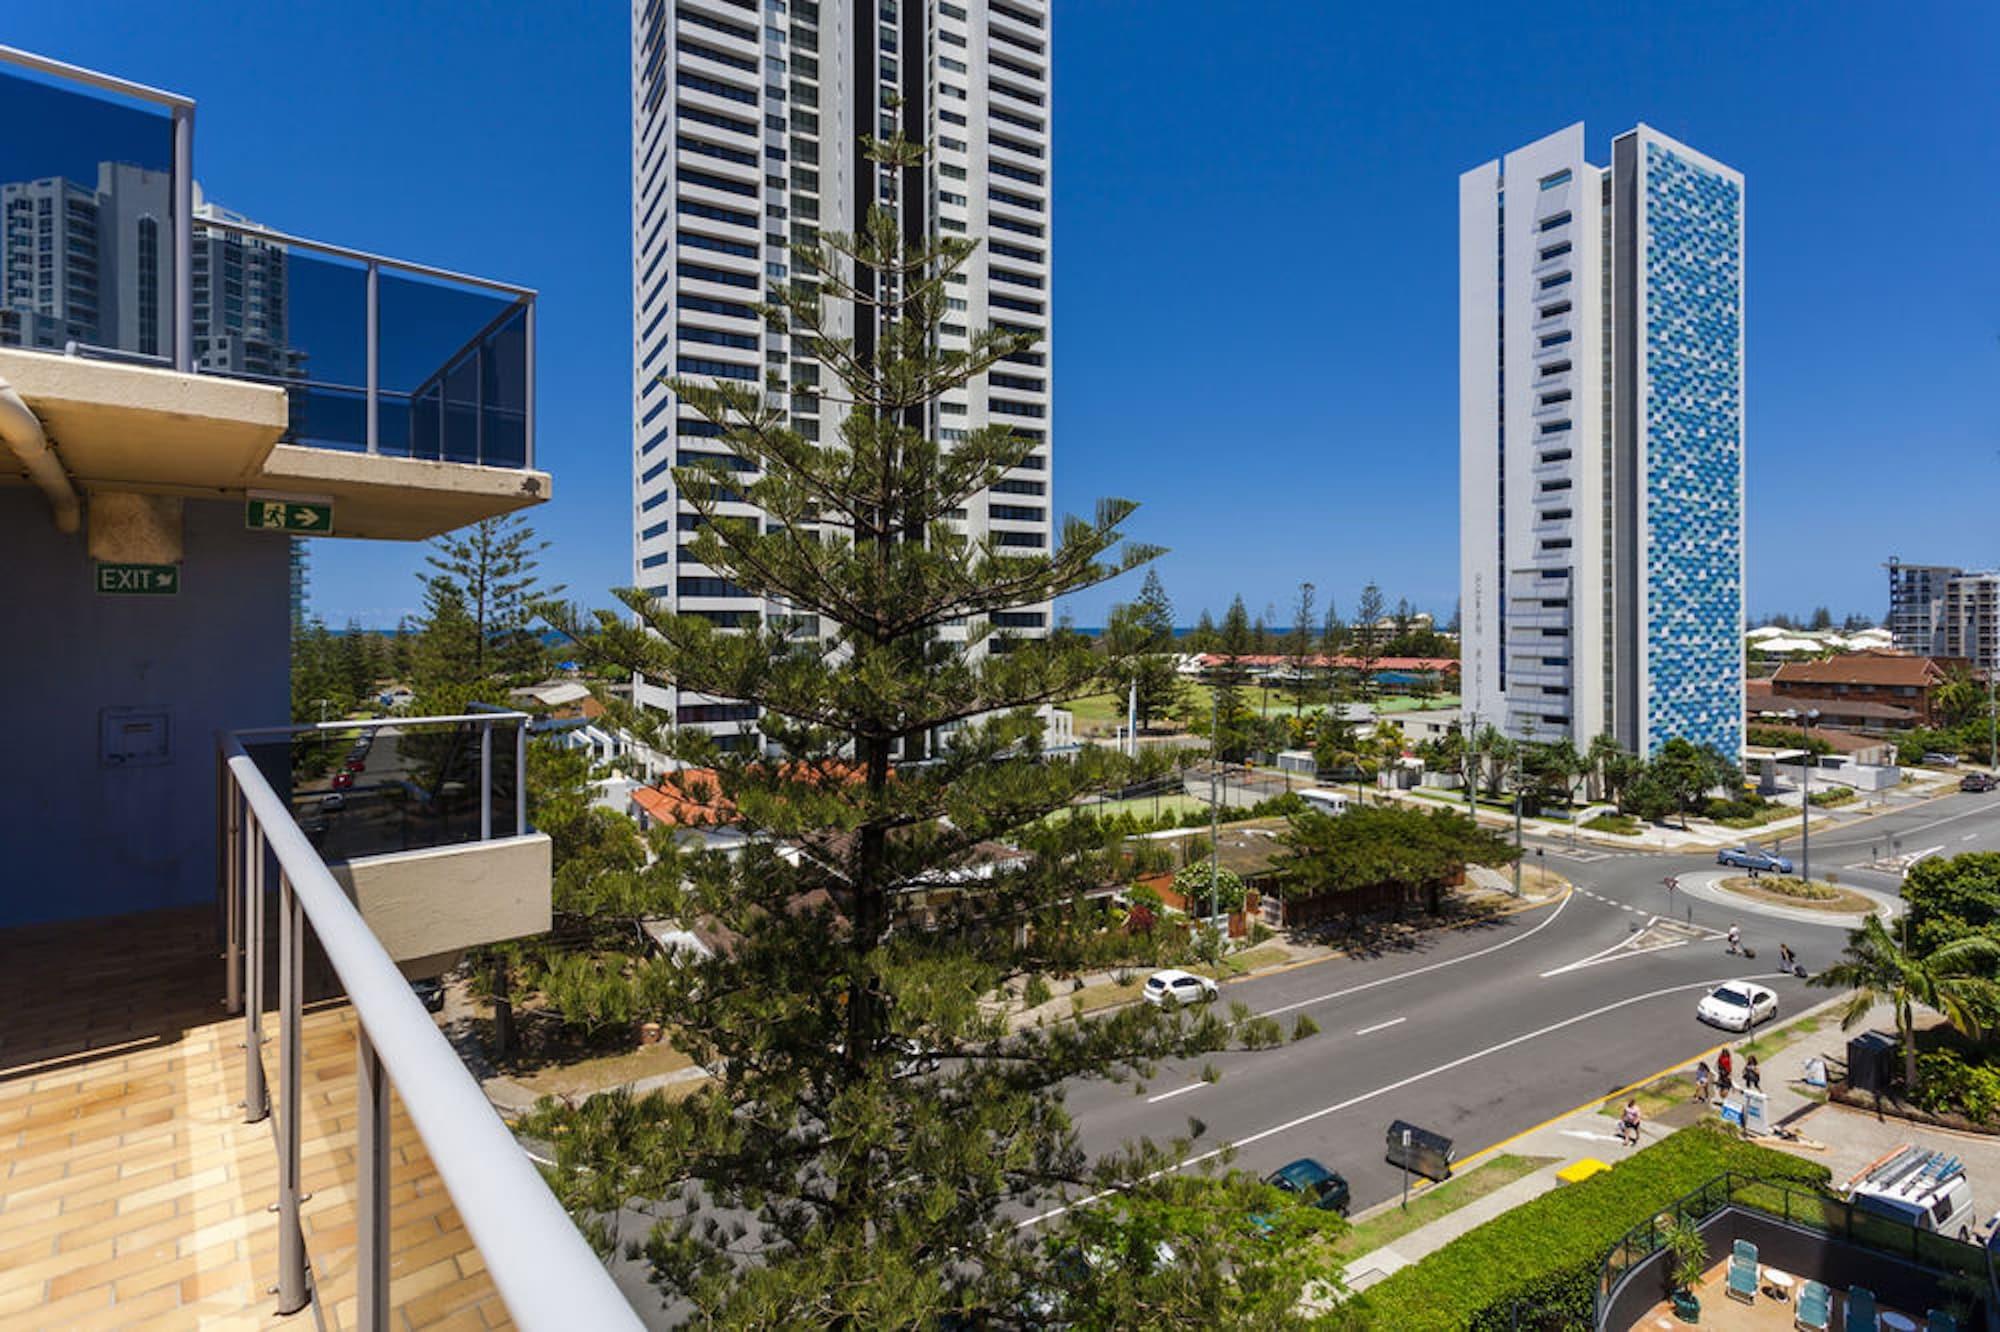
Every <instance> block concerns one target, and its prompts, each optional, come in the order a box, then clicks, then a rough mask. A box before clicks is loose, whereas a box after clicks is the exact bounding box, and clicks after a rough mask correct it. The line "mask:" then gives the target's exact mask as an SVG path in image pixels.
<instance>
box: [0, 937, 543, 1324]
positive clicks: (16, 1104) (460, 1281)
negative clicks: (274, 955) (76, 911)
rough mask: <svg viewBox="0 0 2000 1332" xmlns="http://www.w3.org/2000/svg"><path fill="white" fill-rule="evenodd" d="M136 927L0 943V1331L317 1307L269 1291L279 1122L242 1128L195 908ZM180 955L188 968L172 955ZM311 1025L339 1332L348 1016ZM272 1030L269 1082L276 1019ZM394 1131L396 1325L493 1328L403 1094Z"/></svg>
mask: <svg viewBox="0 0 2000 1332" xmlns="http://www.w3.org/2000/svg"><path fill="white" fill-rule="evenodd" d="M133 921H134V924H135V925H138V926H140V927H141V928H136V929H133V930H130V931H127V932H121V931H118V930H106V929H104V928H102V927H101V925H100V927H98V928H96V929H95V930H93V931H92V932H91V933H93V934H94V936H95V939H96V947H94V948H84V947H83V946H82V945H83V944H84V943H85V942H86V940H85V939H83V938H80V937H66V935H65V931H63V930H50V929H47V928H43V929H38V930H34V931H11V932H4V933H0V957H6V958H8V959H9V963H8V965H6V966H0V1014H4V1015H5V1018H4V1021H5V1023H6V1028H5V1030H6V1037H5V1040H4V1043H0V1328H6V1329H12V1328H64V1329H87V1328H98V1327H106V1328H109V1327H119V1328H123V1327H161V1328H188V1327H230V1328H233V1327H264V1326H271V1325H282V1326H292V1327H300V1328H305V1327H312V1326H313V1325H314V1324H313V1321H312V1320H313V1314H312V1312H311V1311H310V1309H308V1310H307V1311H302V1312H301V1313H299V1314H296V1315H293V1316H292V1317H291V1318H279V1317H278V1316H277V1314H276V1312H275V1310H276V1300H275V1298H274V1297H273V1296H271V1295H269V1294H267V1293H266V1292H267V1291H268V1290H269V1288H270V1287H272V1286H274V1285H275V1284H276V1281H277V1258H276V1248H277V1219H276V1217H275V1215H274V1214H272V1213H271V1212H269V1211H267V1210H266V1209H267V1208H268V1207H269V1206H270V1204H271V1203H273V1202H274V1201H275V1200H276V1197H277V1193H276V1189H277V1157H276V1154H275V1150H274V1126H275V1123H276V1121H275V1120H268V1121H265V1122H263V1123H258V1124H245V1123H244V1122H243V1115H242V1111H241V1109H240V1106H239V1102H240V1100H241V1097H242V1084H243V1063H242V1060H243V1052H242V1050H241V1048H240V1042H241V1039H242V1032H243V1026H242V1022H241V1021H240V1020H228V1019H224V1018H222V1017H221V1016H220V1004H219V1001H218V999H217V997H216V995H215V994H213V993H209V991H210V990H211V989H212V988H219V984H220V978H221V975H222V967H221V963H220V961H219V960H218V959H216V958H215V957H214V956H213V954H212V946H211V944H210V941H209V934H208V927H207V925H206V913H199V914H198V916H197V917H196V918H195V919H194V923H193V925H192V926H189V925H188V923H187V922H186V921H184V920H180V919H178V918H172V917H163V918H161V919H160V920H159V921H157V922H156V921H150V920H148V919H147V918H133ZM145 925H157V928H153V929H147V928H143V927H144V926H145ZM189 951H192V952H193V954H194V956H195V961H196V962H198V963H200V965H193V964H189V963H188V960H187V958H186V957H185V956H182V957H179V958H178V959H177V960H174V961H171V962H170V961H169V959H168V955H169V954H184V953H187V952H189ZM119 954H123V955H124V956H125V959H126V960H127V961H129V962H130V963H131V966H130V968H129V969H127V970H124V971H122V972H121V971H120V970H119V968H118V967H117V966H116V965H115V964H116V962H117V960H118V955H119ZM66 956H67V957H83V956H88V957H89V958H90V960H89V961H88V962H79V963H78V964H77V965H76V966H75V967H74V968H71V967H66V966H65V965H64V964H63V959H64V958H65V957H66ZM17 960H18V962H19V965H15V962H16V961H17ZM304 1030H305V1038H306V1040H305V1049H306V1061H305V1065H304V1069H303V1078H302V1082H303V1086H304V1091H303V1095H302V1101H303V1120H302V1136H303V1139H304V1151H303V1160H302V1166H301V1169H302V1175H303V1186H304V1189H305V1191H306V1192H307V1193H308V1194H310V1195H311V1196H310V1198H309V1200H308V1201H307V1202H305V1204H304V1205H303V1207H302V1209H301V1221H302V1228H303V1230H304V1232H305V1238H306V1250H307V1253H308V1255H309V1256H310V1260H311V1263H312V1266H313V1272H314V1281H315V1284H316V1286H317V1287H318V1291H319V1298H320V1301H321V1304H322V1310H321V1312H322V1315H323V1316H324V1317H325V1319H326V1323H327V1325H328V1326H329V1327H351V1326H353V1324H354V1270H355V1250H354V1242H355V1214H354V1180H355V1173H354V1172H355V1160H354V1147H355V1140H354V1127H355V1104H354V1034H355V1033H354V1017H353V1014H352V1012H351V1010H349V1009H348V1008H347V1007H346V1006H345V1005H344V1004H340V1003H334V1004H329V1005H324V1006H321V1007H318V1008H316V1009H315V1010H314V1011H312V1012H310V1013H308V1014H307V1016H306V1018H305V1021H304ZM266 1034H267V1039H268V1040H269V1044H268V1045H267V1046H266V1051H267V1054H266V1062H267V1066H268V1067H269V1068H270V1070H271V1073H272V1077H273V1079H274V1082H275V1078H276V1074H277V1044H276V1039H275V1038H276V1025H275V1022H274V1021H273V1022H270V1023H269V1024H268V1025H267V1031H266ZM279 1109H280V1112H282V1107H279ZM391 1140H392V1148H393V1153H394V1156H393V1160H394V1164H393V1166H392V1172H393V1173H392V1178H391V1185H390V1208H391V1227H392V1229H391V1243H392V1257H391V1276H390V1279H391V1294H390V1298H391V1300H392V1302H393V1304H394V1305H395V1308H396V1316H395V1319H394V1320H393V1321H394V1322H395V1325H397V1326H403V1327H411V1328H418V1327H425V1328H428V1327H451V1328H481V1327H492V1326H500V1325H504V1324H505V1323H506V1322H507V1318H506V1311H505V1309H504V1307H503V1306H502V1305H501V1303H500V1301H499V1298H498V1296H497V1294H496V1293H495V1292H494V1289H493V1285H492V1283H491V1282H490V1281H489V1280H488V1279H487V1277H486V1273H485V1271H484V1269H483V1267H482V1265H481V1262H480V1257H479V1253H478V1251H477V1250H476V1249H474V1247H473V1245H472V1242H471V1239H470V1238H469V1237H468V1236H467V1234H466V1232H465V1230H464V1228H463V1226H462V1225H461V1223H460V1221H459V1219H458V1214H457V1212H456V1211H455V1210H454V1209H453V1207H452V1205H451V1200H450V1198H449V1197H448V1196H447V1195H446V1194H445V1192H444V1188H443V1186H442V1184H441V1183H440V1182H439V1180H438V1178H437V1176H436V1174H435V1173H434V1171H433V1170H432V1167H431V1164H430V1159H429V1157H428V1155H427V1154H426V1153H425V1151H424V1148H423V1144H422V1143H421V1142H420V1141H419V1140H418V1138H417V1136H416V1133H415V1130H414V1129H413V1128H412V1127H411V1125H410V1122H409V1120H408V1118H407V1117H406V1116H405V1115H404V1114H403V1112H402V1107H401V1104H400V1102H397V1103H395V1106H394V1118H393V1123H392V1139H391Z"/></svg>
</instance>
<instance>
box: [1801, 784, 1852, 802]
mask: <svg viewBox="0 0 2000 1332" xmlns="http://www.w3.org/2000/svg"><path fill="white" fill-rule="evenodd" d="M1810 799H1811V800H1812V802H1813V804H1815V805H1844V804H1846V803H1847V802H1848V801H1850V800H1852V799H1854V792H1853V790H1852V789H1851V788H1849V787H1845V786H1836V787H1833V788H1832V789H1830V790H1826V791H1814V792H1813V793H1812V796H1811V797H1810Z"/></svg>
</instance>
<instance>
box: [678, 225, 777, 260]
mask: <svg viewBox="0 0 2000 1332" xmlns="http://www.w3.org/2000/svg"><path fill="white" fill-rule="evenodd" d="M678 235H679V240H680V243H681V247H682V248H683V249H685V248H688V247H690V246H691V247H693V248H694V249H697V250H714V251H716V252H718V253H720V254H733V255H736V256H738V257H739V258H743V259H755V258H756V257H757V247H756V246H754V245H745V244H744V243H743V242H741V241H731V240H718V239H717V238H715V237H714V236H704V235H702V234H701V233H700V232H696V231H683V232H680V233H678Z"/></svg>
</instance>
